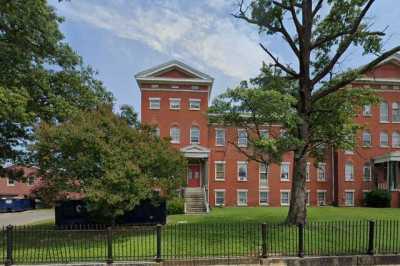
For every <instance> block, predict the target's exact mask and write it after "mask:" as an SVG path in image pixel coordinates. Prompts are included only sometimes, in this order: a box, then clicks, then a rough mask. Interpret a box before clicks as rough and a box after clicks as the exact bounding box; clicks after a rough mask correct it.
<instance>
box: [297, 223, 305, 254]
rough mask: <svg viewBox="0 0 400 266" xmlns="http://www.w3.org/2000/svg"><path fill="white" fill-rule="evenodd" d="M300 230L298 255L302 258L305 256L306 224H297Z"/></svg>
mask: <svg viewBox="0 0 400 266" xmlns="http://www.w3.org/2000/svg"><path fill="white" fill-rule="evenodd" d="M297 227H298V231H299V243H298V251H299V253H298V256H299V257H300V258H303V257H304V224H302V223H299V224H298V225H297Z"/></svg>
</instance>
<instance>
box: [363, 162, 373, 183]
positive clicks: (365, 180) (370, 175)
mask: <svg viewBox="0 0 400 266" xmlns="http://www.w3.org/2000/svg"><path fill="white" fill-rule="evenodd" d="M365 165H366V164H363V181H364V182H370V181H372V167H371V164H369V178H368V179H367V178H365V175H364V169H365V168H366V167H365Z"/></svg>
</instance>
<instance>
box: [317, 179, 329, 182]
mask: <svg viewBox="0 0 400 266" xmlns="http://www.w3.org/2000/svg"><path fill="white" fill-rule="evenodd" d="M327 181H328V180H326V179H317V182H327Z"/></svg>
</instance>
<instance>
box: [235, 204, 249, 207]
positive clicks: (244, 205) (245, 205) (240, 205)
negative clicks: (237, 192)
mask: <svg viewBox="0 0 400 266" xmlns="http://www.w3.org/2000/svg"><path fill="white" fill-rule="evenodd" d="M237 206H238V207H247V204H238V205H237Z"/></svg>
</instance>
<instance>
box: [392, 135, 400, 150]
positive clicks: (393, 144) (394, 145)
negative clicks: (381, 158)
mask: <svg viewBox="0 0 400 266" xmlns="http://www.w3.org/2000/svg"><path fill="white" fill-rule="evenodd" d="M395 133H397V134H398V136H399V139H400V133H399V132H398V131H394V132H393V133H392V148H400V143H399V144H398V145H396V144H395V142H394V141H393V140H394V134H395Z"/></svg>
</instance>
